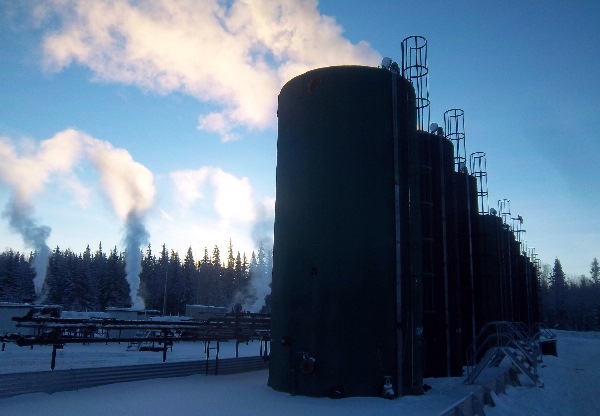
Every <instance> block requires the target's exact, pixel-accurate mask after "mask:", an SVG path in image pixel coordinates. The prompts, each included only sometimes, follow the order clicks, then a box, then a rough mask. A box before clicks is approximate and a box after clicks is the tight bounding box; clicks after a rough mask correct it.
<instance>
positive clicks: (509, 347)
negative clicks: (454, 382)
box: [465, 321, 541, 384]
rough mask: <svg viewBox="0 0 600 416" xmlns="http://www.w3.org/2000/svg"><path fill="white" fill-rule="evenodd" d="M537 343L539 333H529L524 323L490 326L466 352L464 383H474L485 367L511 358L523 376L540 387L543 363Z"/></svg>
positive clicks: (488, 325) (495, 323) (494, 324)
mask: <svg viewBox="0 0 600 416" xmlns="http://www.w3.org/2000/svg"><path fill="white" fill-rule="evenodd" d="M538 339H539V331H530V330H529V328H527V326H525V325H524V324H523V323H521V322H508V321H493V322H489V323H487V324H486V325H484V327H483V328H482V329H481V331H479V333H478V334H477V336H476V337H475V340H474V341H473V343H472V344H471V345H470V346H469V348H468V349H467V366H466V369H467V378H466V380H465V383H467V384H471V383H473V382H474V381H475V379H476V378H477V377H478V376H479V374H480V373H481V371H483V369H484V368H485V367H486V366H488V365H495V366H498V365H499V364H500V362H501V361H502V359H503V358H504V357H507V356H508V357H509V358H510V359H511V360H512V361H513V363H514V364H515V365H516V366H517V367H518V368H519V369H520V370H521V372H522V373H524V374H525V375H527V376H528V377H529V378H530V379H531V380H532V381H533V383H534V384H537V383H538V376H537V362H538V360H540V359H541V351H540V347H539V343H538ZM523 360H524V361H525V362H523Z"/></svg>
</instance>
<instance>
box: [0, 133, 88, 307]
mask: <svg viewBox="0 0 600 416" xmlns="http://www.w3.org/2000/svg"><path fill="white" fill-rule="evenodd" d="M81 149H82V145H81V141H80V139H79V134H78V133H77V132H75V131H74V130H67V131H64V132H61V133H58V134H56V135H55V136H54V137H52V138H51V139H48V140H44V141H42V142H41V143H40V145H39V146H38V147H36V146H33V145H32V144H31V143H30V142H27V141H25V142H23V145H22V148H21V149H17V148H16V147H15V146H14V145H13V144H12V143H11V142H10V141H9V140H8V139H6V138H2V139H0V184H3V185H6V186H7V187H8V188H9V190H10V193H11V196H10V200H9V201H8V203H7V205H6V207H5V208H4V210H3V211H2V218H3V219H6V220H7V221H8V224H9V226H10V229H11V230H13V231H14V232H16V233H18V234H19V235H20V236H21V238H22V239H23V243H24V244H25V246H26V247H27V248H30V249H32V250H33V251H34V269H35V273H36V275H35V278H34V288H35V293H36V295H37V300H38V301H40V302H41V301H43V300H44V297H45V295H44V294H43V293H42V290H43V287H44V280H45V278H46V268H47V266H48V259H49V257H50V248H49V247H48V245H47V244H46V241H47V240H48V237H49V236H50V233H51V231H52V230H51V228H50V227H48V226H45V225H41V224H38V222H37V221H36V220H35V219H34V209H33V197H34V196H35V195H36V194H38V193H40V192H41V191H43V189H44V187H45V186H46V184H47V183H48V182H49V181H50V180H51V179H52V178H54V177H57V178H59V179H60V178H61V177H62V178H63V179H64V176H65V175H66V174H68V173H69V171H70V170H71V169H72V167H73V165H74V164H75V163H76V162H77V160H78V159H79V158H80V155H81Z"/></svg>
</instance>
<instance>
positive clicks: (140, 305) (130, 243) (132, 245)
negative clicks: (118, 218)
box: [125, 212, 150, 309]
mask: <svg viewBox="0 0 600 416" xmlns="http://www.w3.org/2000/svg"><path fill="white" fill-rule="evenodd" d="M125 229H126V230H127V231H126V233H125V245H126V247H127V251H126V255H125V260H126V265H125V271H126V272H127V282H128V283H129V288H130V291H131V300H132V302H133V305H132V307H133V308H134V309H144V308H145V305H144V299H142V298H141V297H140V296H139V294H138V289H139V276H140V271H141V268H142V252H141V250H140V248H141V247H142V246H144V245H146V244H147V243H148V240H149V239H150V234H149V233H148V230H146V227H145V226H144V223H143V221H142V218H140V217H138V215H137V214H136V213H134V212H131V213H130V214H129V215H128V217H127V221H126V222H125Z"/></svg>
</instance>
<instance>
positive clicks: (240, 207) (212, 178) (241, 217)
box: [171, 166, 256, 228]
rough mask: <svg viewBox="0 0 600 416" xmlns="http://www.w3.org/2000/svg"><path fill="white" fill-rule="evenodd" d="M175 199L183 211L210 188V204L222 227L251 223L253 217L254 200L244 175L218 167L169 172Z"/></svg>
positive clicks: (254, 214) (254, 210)
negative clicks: (239, 176) (238, 175)
mask: <svg viewBox="0 0 600 416" xmlns="http://www.w3.org/2000/svg"><path fill="white" fill-rule="evenodd" d="M171 180H172V181H173V183H174V185H175V190H176V193H177V200H178V202H179V203H180V205H181V207H182V208H183V209H184V210H188V209H190V208H191V206H192V204H194V203H195V202H197V201H198V200H200V199H202V198H203V197H204V195H205V193H206V190H207V187H209V186H210V187H211V189H210V190H211V191H212V194H213V195H214V196H213V200H212V201H211V202H212V206H213V208H214V210H215V213H216V214H217V215H218V217H219V219H220V221H221V222H222V223H223V224H224V225H225V226H226V227H225V228H227V226H229V225H232V224H236V223H237V224H239V223H251V222H253V221H254V220H255V219H256V202H255V201H254V199H253V198H254V197H253V191H252V186H251V184H250V181H249V180H248V178H246V177H242V178H238V177H237V176H235V175H233V174H231V173H228V172H225V171H224V170H223V169H221V168H216V167H208V166H204V167H201V168H200V169H197V170H184V171H177V172H173V173H171Z"/></svg>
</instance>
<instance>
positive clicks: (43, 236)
mask: <svg viewBox="0 0 600 416" xmlns="http://www.w3.org/2000/svg"><path fill="white" fill-rule="evenodd" d="M2 218H5V219H7V220H8V224H9V225H10V228H11V230H13V231H15V232H17V233H18V234H20V235H21V237H22V238H23V242H24V243H25V246H26V247H29V248H31V249H32V250H33V251H34V256H33V268H34V270H35V278H34V279H33V285H34V288H35V293H36V294H37V295H38V299H39V300H40V301H43V300H44V298H45V294H42V289H43V285H44V279H45V277H46V268H47V267H48V259H49V258H50V247H48V245H47V244H46V241H47V240H48V237H49V236H50V232H51V231H52V230H51V229H50V227H47V226H45V225H38V224H37V223H36V221H35V220H34V219H33V208H31V207H30V206H28V205H24V204H19V203H17V202H16V200H14V199H12V200H10V201H9V202H8V204H7V205H6V207H5V208H4V210H3V211H2Z"/></svg>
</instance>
